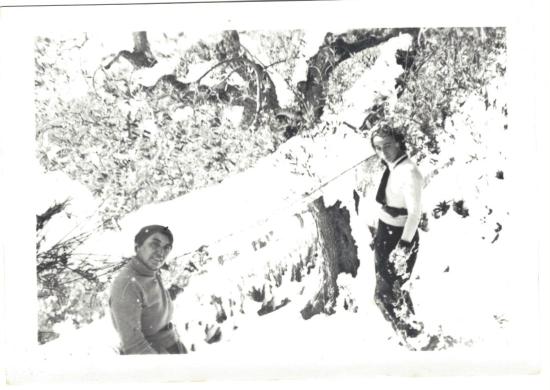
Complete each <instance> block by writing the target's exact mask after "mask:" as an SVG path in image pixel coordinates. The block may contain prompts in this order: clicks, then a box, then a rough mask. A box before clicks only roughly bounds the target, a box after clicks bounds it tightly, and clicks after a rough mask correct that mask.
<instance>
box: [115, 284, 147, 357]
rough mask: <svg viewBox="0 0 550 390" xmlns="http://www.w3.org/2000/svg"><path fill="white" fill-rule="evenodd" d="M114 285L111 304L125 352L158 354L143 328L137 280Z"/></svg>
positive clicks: (140, 298) (140, 297)
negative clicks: (146, 337) (118, 286)
mask: <svg viewBox="0 0 550 390" xmlns="http://www.w3.org/2000/svg"><path fill="white" fill-rule="evenodd" d="M116 287H117V286H114V288H113V291H112V293H111V299H110V300H109V304H110V307H111V315H112V318H113V321H114V323H115V327H116V329H117V331H118V334H119V336H120V339H121V341H122V349H123V351H124V353H125V354H129V355H130V354H157V353H158V352H157V351H156V350H155V349H154V348H153V347H152V346H151V344H149V342H148V341H147V340H146V339H145V335H144V334H143V332H142V330H141V310H142V299H143V298H142V294H141V293H140V289H139V286H138V284H137V282H136V281H134V280H131V279H130V280H128V282H127V283H125V284H124V285H123V286H120V287H121V288H116Z"/></svg>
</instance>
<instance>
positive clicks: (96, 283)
mask: <svg viewBox="0 0 550 390" xmlns="http://www.w3.org/2000/svg"><path fill="white" fill-rule="evenodd" d="M69 204H70V202H69V201H68V200H66V201H64V202H61V203H56V204H54V205H53V206H52V207H50V208H48V210H46V211H45V212H44V213H42V214H41V215H38V216H37V231H36V232H37V265H36V274H37V284H38V306H39V310H38V312H39V316H38V328H39V342H41V343H42V342H46V341H48V340H50V339H51V338H52V337H55V331H54V326H55V325H56V324H58V323H62V322H65V321H70V322H71V323H72V324H73V325H75V326H77V327H78V326H80V325H81V324H85V323H90V322H91V321H93V320H94V319H95V318H97V317H98V316H102V315H103V314H104V310H105V307H106V302H107V301H106V290H105V288H106V286H107V284H108V283H109V281H110V278H111V275H112V272H113V271H114V270H116V269H117V268H118V267H120V265H114V266H113V265H112V264H108V263H107V262H106V260H107V259H106V258H105V257H103V256H97V255H93V254H84V253H79V252H78V248H79V247H80V246H81V245H82V244H83V243H84V242H85V241H86V240H87V239H88V237H89V236H90V235H91V234H92V233H93V231H92V232H87V233H78V234H74V235H69V236H68V237H64V238H62V239H61V240H60V241H59V242H57V243H55V244H53V245H52V246H51V247H49V248H43V247H42V246H41V243H42V242H43V240H44V234H45V230H46V228H47V225H48V222H50V221H51V220H52V218H55V216H56V215H59V214H60V213H61V212H62V211H64V210H65V209H66V208H67V207H68V206H69ZM74 282H77V283H74Z"/></svg>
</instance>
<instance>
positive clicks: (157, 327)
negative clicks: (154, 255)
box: [109, 257, 178, 354]
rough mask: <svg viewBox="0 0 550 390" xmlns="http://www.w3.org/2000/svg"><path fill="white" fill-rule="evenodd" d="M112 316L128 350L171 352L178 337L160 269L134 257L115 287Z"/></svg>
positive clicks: (110, 304)
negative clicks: (154, 269) (167, 349)
mask: <svg viewBox="0 0 550 390" xmlns="http://www.w3.org/2000/svg"><path fill="white" fill-rule="evenodd" d="M109 307H110V309H111V318H112V320H113V324H114V326H115V329H116V330H117V332H118V334H119V336H120V339H121V349H122V353H124V354H158V353H168V352H167V351H166V348H168V347H170V346H171V345H173V344H174V343H175V342H176V341H177V340H178V337H177V334H176V332H175V330H174V329H172V327H169V328H170V329H165V327H166V325H168V324H169V323H170V321H171V320H172V313H173V305H172V300H171V299H170V296H169V294H168V292H167V291H166V289H165V288H164V286H163V284H162V280H161V278H160V275H159V273H158V272H155V271H152V270H150V269H148V268H147V267H146V266H145V265H143V264H142V263H141V262H140V261H139V260H138V259H137V258H135V257H134V258H132V259H131V260H130V261H129V262H128V263H127V264H126V265H125V266H124V267H123V268H122V269H121V270H120V272H119V274H118V275H117V276H116V278H115V280H114V281H113V284H112V287H111V296H110V299H109Z"/></svg>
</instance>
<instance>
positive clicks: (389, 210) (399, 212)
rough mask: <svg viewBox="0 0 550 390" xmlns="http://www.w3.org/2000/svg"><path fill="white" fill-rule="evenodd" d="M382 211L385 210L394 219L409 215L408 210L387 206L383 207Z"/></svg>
mask: <svg viewBox="0 0 550 390" xmlns="http://www.w3.org/2000/svg"><path fill="white" fill-rule="evenodd" d="M382 210H384V211H385V212H386V213H387V214H389V215H391V216H392V217H394V218H395V217H399V216H401V215H407V214H408V212H407V209H405V208H402V207H393V206H388V205H387V204H383V205H382Z"/></svg>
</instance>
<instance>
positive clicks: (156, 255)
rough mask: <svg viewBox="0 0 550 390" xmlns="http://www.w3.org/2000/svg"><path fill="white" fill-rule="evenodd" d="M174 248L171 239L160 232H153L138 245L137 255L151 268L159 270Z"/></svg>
mask: <svg viewBox="0 0 550 390" xmlns="http://www.w3.org/2000/svg"><path fill="white" fill-rule="evenodd" d="M171 250H172V244H171V243H170V239H169V238H168V237H167V236H166V235H164V234H162V233H160V232H157V233H153V234H151V235H150V236H149V237H147V239H146V240H145V241H144V242H143V244H141V245H140V246H138V247H136V255H137V257H138V258H139V259H140V260H141V261H142V262H143V263H144V264H145V265H146V266H147V268H149V269H151V270H155V271H156V270H158V269H159V268H160V267H161V266H162V265H163V264H164V262H165V261H166V257H167V256H168V254H169V253H170V251H171Z"/></svg>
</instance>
